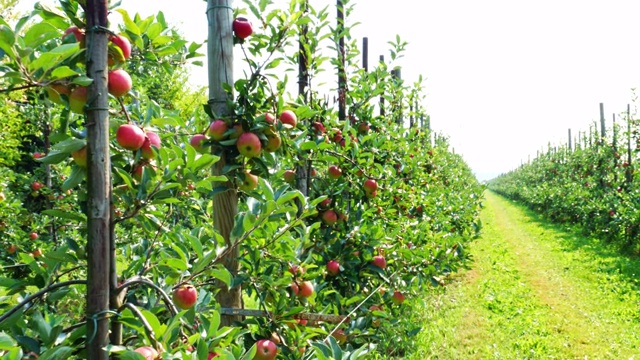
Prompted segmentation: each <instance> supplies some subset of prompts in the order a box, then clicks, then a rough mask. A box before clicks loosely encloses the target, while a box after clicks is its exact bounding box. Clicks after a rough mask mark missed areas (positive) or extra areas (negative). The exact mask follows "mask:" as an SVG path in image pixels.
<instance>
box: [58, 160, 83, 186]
mask: <svg viewBox="0 0 640 360" xmlns="http://www.w3.org/2000/svg"><path fill="white" fill-rule="evenodd" d="M84 174H85V171H84V169H83V168H81V167H80V166H77V165H74V166H73V167H72V170H71V175H69V177H68V178H67V180H65V181H64V183H62V191H67V190H70V189H73V188H74V187H76V186H78V185H80V183H81V182H82V180H84Z"/></svg>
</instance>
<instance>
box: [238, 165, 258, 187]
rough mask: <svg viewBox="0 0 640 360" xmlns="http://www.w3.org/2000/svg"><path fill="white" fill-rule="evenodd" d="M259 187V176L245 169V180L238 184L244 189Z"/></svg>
mask: <svg viewBox="0 0 640 360" xmlns="http://www.w3.org/2000/svg"><path fill="white" fill-rule="evenodd" d="M256 188H258V176H257V175H253V174H252V173H251V172H250V171H249V170H245V171H244V175H243V181H242V182H241V183H240V184H239V185H238V189H240V190H242V191H251V190H255V189H256Z"/></svg>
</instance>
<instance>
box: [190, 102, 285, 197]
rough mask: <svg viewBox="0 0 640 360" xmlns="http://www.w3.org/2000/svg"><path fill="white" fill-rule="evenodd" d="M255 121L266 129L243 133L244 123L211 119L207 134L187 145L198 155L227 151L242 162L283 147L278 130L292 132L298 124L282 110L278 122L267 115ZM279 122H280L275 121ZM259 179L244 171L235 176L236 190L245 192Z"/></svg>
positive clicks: (199, 134) (255, 185)
mask: <svg viewBox="0 0 640 360" xmlns="http://www.w3.org/2000/svg"><path fill="white" fill-rule="evenodd" d="M255 120H256V122H257V123H259V122H263V123H266V125H267V126H261V127H256V128H255V129H252V130H246V128H247V127H248V126H244V125H245V124H243V122H231V121H230V120H226V119H216V120H213V121H212V122H211V123H210V124H209V127H208V128H207V130H206V131H204V132H202V133H198V134H195V135H193V136H192V137H191V139H190V140H189V144H190V145H191V146H192V147H193V148H194V149H195V150H196V151H197V152H199V153H201V154H204V153H209V152H211V151H212V149H211V147H212V146H214V147H217V148H227V149H230V150H232V151H234V152H236V153H237V154H238V156H240V157H242V158H244V159H252V158H258V157H260V156H261V155H262V153H263V151H266V152H270V153H273V152H276V151H277V150H278V149H279V148H280V147H281V146H282V138H281V136H280V133H279V129H285V130H288V129H294V128H295V127H296V126H297V124H298V118H297V116H296V113H295V112H294V111H292V110H284V111H282V112H281V113H280V116H279V117H278V119H276V117H275V115H273V114H272V113H270V112H266V113H264V114H261V115H259V116H257V117H256V119H255ZM278 120H279V121H278ZM258 181H259V178H258V176H257V175H255V174H252V173H251V171H250V169H244V170H242V171H241V172H240V173H239V174H238V181H237V186H238V189H240V190H242V191H245V192H248V191H252V190H255V189H256V188H257V187H258Z"/></svg>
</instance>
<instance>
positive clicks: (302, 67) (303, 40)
mask: <svg viewBox="0 0 640 360" xmlns="http://www.w3.org/2000/svg"><path fill="white" fill-rule="evenodd" d="M300 7H301V10H302V11H303V12H304V13H305V14H306V13H308V12H309V2H308V0H302V1H301V3H300ZM308 33H309V26H308V25H307V24H304V25H302V27H301V31H300V38H299V40H298V96H299V97H300V100H301V101H302V102H303V103H304V104H307V103H308V101H309V96H308V94H307V90H308V86H309V66H308V61H309V57H308V56H309V55H310V54H307V51H306V50H305V49H306V45H307V43H308ZM310 172H311V161H309V160H307V159H304V158H300V159H299V164H298V165H297V166H296V185H297V188H298V190H300V192H302V193H303V194H304V195H305V196H307V195H309V178H310V177H309V173H310ZM296 205H297V206H298V215H301V214H302V211H303V210H304V209H303V208H302V203H301V202H300V200H296Z"/></svg>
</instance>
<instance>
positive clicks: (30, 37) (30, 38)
mask: <svg viewBox="0 0 640 360" xmlns="http://www.w3.org/2000/svg"><path fill="white" fill-rule="evenodd" d="M58 36H60V31H59V30H58V29H57V28H56V27H55V26H53V25H51V24H50V23H48V22H41V23H38V24H35V25H33V26H32V27H30V28H29V30H27V32H26V33H25V35H24V43H25V44H28V45H29V47H31V48H37V47H38V46H40V45H41V44H43V43H44V42H46V41H48V40H51V39H54V38H57V37H58Z"/></svg>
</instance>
